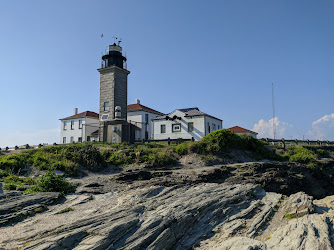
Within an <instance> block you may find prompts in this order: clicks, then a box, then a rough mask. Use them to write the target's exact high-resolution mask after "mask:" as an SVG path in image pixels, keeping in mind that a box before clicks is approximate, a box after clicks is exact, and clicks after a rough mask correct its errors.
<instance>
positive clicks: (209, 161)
mask: <svg viewBox="0 0 334 250" xmlns="http://www.w3.org/2000/svg"><path fill="white" fill-rule="evenodd" d="M201 159H202V161H203V162H204V163H205V164H206V165H213V164H215V163H217V160H218V159H217V157H216V156H214V155H212V154H207V155H201Z"/></svg>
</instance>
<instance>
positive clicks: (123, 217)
mask: <svg viewBox="0 0 334 250" xmlns="http://www.w3.org/2000/svg"><path fill="white" fill-rule="evenodd" d="M332 168H333V161H332V160H326V161H324V162H323V166H322V171H321V172H319V171H318V172H317V171H315V170H312V169H306V168H303V167H302V166H301V165H298V164H291V163H282V162H248V163H235V164H226V165H217V166H197V165H196V164H195V162H191V161H189V160H188V161H187V162H185V163H184V164H183V165H182V166H181V167H178V168H165V169H160V170H154V171H153V170H149V169H142V168H136V167H133V168H128V169H125V170H124V171H120V170H117V169H114V168H109V169H107V170H105V171H104V172H100V173H90V174H88V175H87V176H85V177H82V178H78V179H71V180H70V181H72V182H80V183H81V185H80V186H79V187H78V189H77V193H75V194H69V195H66V196H63V195H60V194H59V193H35V194H21V193H20V192H14V193H13V192H5V193H4V194H2V195H1V199H0V221H1V227H0V248H3V249H14V248H22V249H46V248H48V249H119V248H123V249H192V248H196V249H238V250H240V249H332V246H334V245H333V243H334V242H333V239H334V238H333V232H334V229H333V219H334V216H333V211H334V210H333V208H334V196H331V195H332V194H333V193H331V192H333V190H334V189H333V188H332V186H331V185H332V184H331V183H332V179H331V178H332V174H331V171H332V170H331V169H332ZM325 175H326V176H325ZM324 176H325V177H324Z"/></svg>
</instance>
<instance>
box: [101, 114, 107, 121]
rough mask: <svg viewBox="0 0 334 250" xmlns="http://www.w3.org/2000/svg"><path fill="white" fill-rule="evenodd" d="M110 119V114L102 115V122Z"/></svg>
mask: <svg viewBox="0 0 334 250" xmlns="http://www.w3.org/2000/svg"><path fill="white" fill-rule="evenodd" d="M108 117H109V115H108V114H107V115H102V118H101V121H105V120H108Z"/></svg>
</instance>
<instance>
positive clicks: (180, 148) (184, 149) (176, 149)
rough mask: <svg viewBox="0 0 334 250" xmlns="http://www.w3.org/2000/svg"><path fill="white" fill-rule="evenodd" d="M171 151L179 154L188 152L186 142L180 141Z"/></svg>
mask: <svg viewBox="0 0 334 250" xmlns="http://www.w3.org/2000/svg"><path fill="white" fill-rule="evenodd" d="M173 152H175V153H177V154H179V155H185V154H187V153H188V144H187V143H186V142H184V143H181V144H179V145H177V146H175V147H173Z"/></svg>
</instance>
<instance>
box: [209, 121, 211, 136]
mask: <svg viewBox="0 0 334 250" xmlns="http://www.w3.org/2000/svg"><path fill="white" fill-rule="evenodd" d="M208 131H209V134H210V132H211V130H210V123H208Z"/></svg>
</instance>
